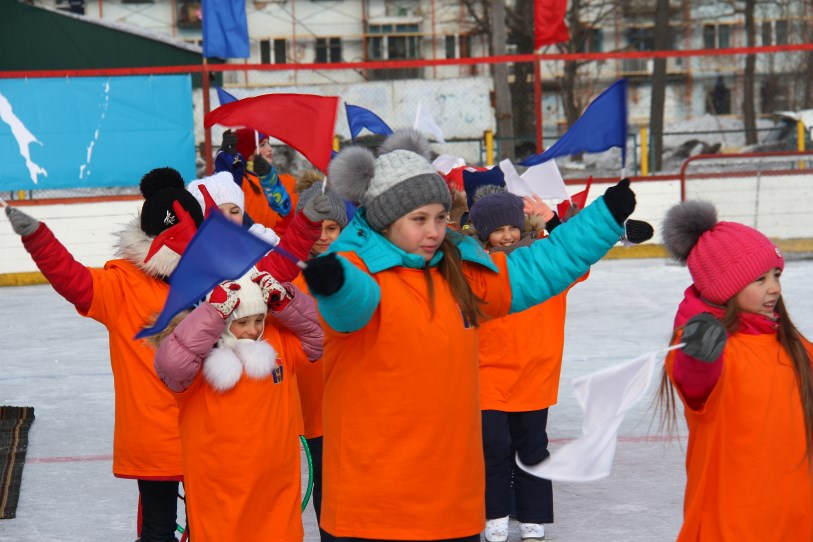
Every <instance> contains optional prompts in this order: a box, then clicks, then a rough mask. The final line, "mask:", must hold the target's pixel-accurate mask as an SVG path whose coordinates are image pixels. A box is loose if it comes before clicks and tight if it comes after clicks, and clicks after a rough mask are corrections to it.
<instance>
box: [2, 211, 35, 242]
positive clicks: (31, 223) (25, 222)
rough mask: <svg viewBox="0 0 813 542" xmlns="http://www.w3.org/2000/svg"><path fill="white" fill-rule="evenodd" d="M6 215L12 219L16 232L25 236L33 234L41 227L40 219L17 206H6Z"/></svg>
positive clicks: (12, 225)
mask: <svg viewBox="0 0 813 542" xmlns="http://www.w3.org/2000/svg"><path fill="white" fill-rule="evenodd" d="M6 216H7V217H8V219H9V221H11V227H12V228H13V229H14V233H16V234H17V235H20V236H23V237H25V236H26V235H31V234H32V233H34V232H35V231H37V228H39V227H40V223H39V220H37V219H36V218H34V217H31V216H28V215H27V214H25V213H24V212H22V211H21V210H19V209H17V208H16V207H6Z"/></svg>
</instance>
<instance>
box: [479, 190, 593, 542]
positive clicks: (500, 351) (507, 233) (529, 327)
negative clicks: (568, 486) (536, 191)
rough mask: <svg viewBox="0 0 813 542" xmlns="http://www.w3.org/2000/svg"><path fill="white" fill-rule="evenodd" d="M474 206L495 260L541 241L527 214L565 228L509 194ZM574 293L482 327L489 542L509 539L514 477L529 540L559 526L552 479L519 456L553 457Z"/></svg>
mask: <svg viewBox="0 0 813 542" xmlns="http://www.w3.org/2000/svg"><path fill="white" fill-rule="evenodd" d="M473 201H474V203H473V205H472V208H471V211H470V212H469V223H470V225H471V226H473V227H474V229H475V230H476V235H477V237H478V238H479V240H480V241H481V242H482V243H483V244H484V246H485V248H486V250H488V251H489V252H490V253H492V254H494V253H496V252H504V253H510V252H512V251H514V250H516V249H518V248H519V247H521V246H527V245H530V244H531V243H533V242H534V241H535V240H536V233H537V232H535V231H525V232H523V230H524V229H525V227H526V214H525V213H526V212H528V213H529V215H530V216H529V220H528V225H529V226H530V224H531V220H539V219H541V220H542V221H543V222H544V223H545V225H546V226H548V228H549V229H550V230H551V231H552V230H553V228H554V227H555V226H557V225H558V224H559V221H558V220H554V217H555V214H554V212H553V211H552V210H551V209H550V208H549V207H548V206H547V205H546V204H545V203H544V202H543V201H542V200H541V199H539V198H535V199H533V198H527V199H526V200H525V201H523V199H522V198H520V197H519V196H516V195H514V194H511V193H509V192H506V191H505V189H504V188H502V187H497V186H489V185H485V186H482V187H480V188H479V189H478V190H477V191H476V192H475V194H474V198H473ZM529 229H530V228H529ZM523 233H524V235H523ZM543 242H545V241H543ZM583 278H584V277H583ZM583 278H582V279H579V280H583ZM568 291H569V288H568V290H565V291H564V292H562V293H560V294H557V295H555V296H554V297H552V298H551V299H549V300H547V301H545V302H544V303H542V304H540V305H536V306H534V307H531V308H530V309H528V310H526V311H522V312H520V313H518V314H511V315H508V316H505V317H502V318H497V319H494V320H489V321H488V322H485V323H484V324H483V325H482V326H481V333H480V336H479V337H480V341H479V357H480V408H481V409H482V416H483V452H484V454H485V462H486V492H485V493H486V528H485V532H484V536H485V539H486V541H487V542H505V541H506V540H508V517H509V513H510V512H511V509H510V507H511V500H512V488H511V486H512V483H511V481H512V477H513V478H514V483H513V485H514V490H513V493H514V496H515V502H516V518H517V520H518V521H519V530H520V536H521V537H522V540H526V541H537V540H544V538H545V525H544V524H545V523H553V489H552V486H551V482H550V480H544V479H542V478H537V477H536V476H533V475H531V474H528V473H527V472H525V471H524V470H522V469H517V468H515V463H514V455H515V454H517V455H519V458H520V459H521V460H522V462H523V463H525V464H526V465H535V464H537V463H539V462H540V461H543V460H544V459H546V458H548V457H549V456H550V453H549V452H548V434H547V421H548V407H550V406H552V405H555V404H556V401H557V396H558V392H559V374H560V372H561V369H562V352H563V350H564V339H565V310H566V306H567V297H566V296H567V292H568Z"/></svg>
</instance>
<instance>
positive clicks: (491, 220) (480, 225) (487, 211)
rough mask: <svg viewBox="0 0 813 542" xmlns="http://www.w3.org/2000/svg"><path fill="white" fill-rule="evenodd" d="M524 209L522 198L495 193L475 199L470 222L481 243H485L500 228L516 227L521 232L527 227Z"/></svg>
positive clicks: (509, 194)
mask: <svg viewBox="0 0 813 542" xmlns="http://www.w3.org/2000/svg"><path fill="white" fill-rule="evenodd" d="M481 190H482V189H481ZM524 209H525V204H524V202H523V201H522V198H521V197H519V196H517V195H514V194H511V193H510V192H505V191H501V192H493V193H490V194H486V195H483V196H482V197H477V198H476V199H475V201H474V205H472V207H471V210H470V211H469V222H471V223H472V225H474V229H475V230H477V237H479V238H480V241H483V242H485V241H487V240H488V236H489V235H491V233H492V232H493V231H494V230H496V229H497V228H499V227H500V226H514V227H517V228H519V229H520V230H521V229H522V227H523V226H524V225H525V210H524Z"/></svg>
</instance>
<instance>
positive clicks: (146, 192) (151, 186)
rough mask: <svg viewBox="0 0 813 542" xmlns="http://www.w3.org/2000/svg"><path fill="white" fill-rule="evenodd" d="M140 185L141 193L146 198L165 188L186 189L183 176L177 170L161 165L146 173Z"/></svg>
mask: <svg viewBox="0 0 813 542" xmlns="http://www.w3.org/2000/svg"><path fill="white" fill-rule="evenodd" d="M138 187H139V189H140V190H141V195H142V196H144V198H145V199H146V198H149V197H152V196H153V195H154V194H155V193H156V192H158V191H159V190H164V189H165V188H176V189H180V190H184V189H185V188H186V183H184V180H183V177H181V174H180V173H178V171H177V170H175V169H172V168H171V167H159V168H156V169H153V170H152V171H150V172H149V173H147V174H146V175H144V176H143V177H142V178H141V182H140V183H139V185H138Z"/></svg>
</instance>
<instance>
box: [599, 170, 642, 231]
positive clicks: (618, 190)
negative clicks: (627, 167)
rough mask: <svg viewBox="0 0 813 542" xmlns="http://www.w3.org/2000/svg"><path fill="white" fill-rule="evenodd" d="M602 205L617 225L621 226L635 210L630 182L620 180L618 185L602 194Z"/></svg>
mask: <svg viewBox="0 0 813 542" xmlns="http://www.w3.org/2000/svg"><path fill="white" fill-rule="evenodd" d="M604 203H606V204H607V209H609V210H610V213H612V215H613V218H615V221H616V222H618V223H619V224H623V223H624V221H625V220H626V219H628V218H629V216H630V215H631V214H632V212H633V211H634V210H635V192H633V191H632V190H630V180H629V179H626V178H625V179H621V180H620V181H618V184H616V185H614V186H611V187H610V188H608V189H607V191H606V192H604Z"/></svg>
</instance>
